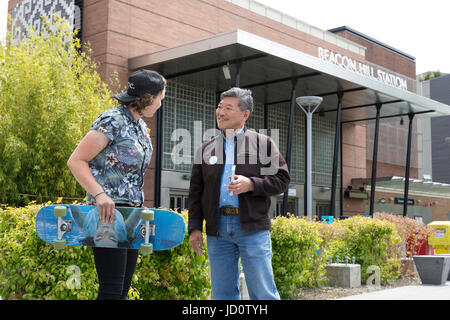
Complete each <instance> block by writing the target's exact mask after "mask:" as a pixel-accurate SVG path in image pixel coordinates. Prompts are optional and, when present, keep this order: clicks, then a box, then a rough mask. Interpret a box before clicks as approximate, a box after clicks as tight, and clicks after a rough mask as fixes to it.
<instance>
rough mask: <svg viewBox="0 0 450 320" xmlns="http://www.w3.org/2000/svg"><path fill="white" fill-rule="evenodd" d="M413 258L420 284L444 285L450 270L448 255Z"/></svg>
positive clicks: (449, 257) (449, 256)
mask: <svg viewBox="0 0 450 320" xmlns="http://www.w3.org/2000/svg"><path fill="white" fill-rule="evenodd" d="M413 258H414V263H415V264H416V268H417V271H418V272H419V277H420V280H421V281H422V284H433V285H445V282H446V281H447V278H448V276H449V271H450V255H447V256H445V255H436V256H414V257H413Z"/></svg>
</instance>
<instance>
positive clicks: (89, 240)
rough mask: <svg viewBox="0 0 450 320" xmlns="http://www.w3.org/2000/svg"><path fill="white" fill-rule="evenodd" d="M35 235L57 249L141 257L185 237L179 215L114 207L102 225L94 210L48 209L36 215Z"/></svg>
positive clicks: (168, 212) (157, 210) (60, 206)
mask: <svg viewBox="0 0 450 320" xmlns="http://www.w3.org/2000/svg"><path fill="white" fill-rule="evenodd" d="M36 233H37V234H38V236H39V237H40V238H41V239H42V240H44V241H45V242H48V243H50V244H52V245H54V247H55V248H56V249H58V250H59V249H64V248H65V247H66V246H90V247H107V248H134V249H140V250H141V253H142V254H151V253H152V252H153V250H155V251H157V250H168V249H172V248H175V247H176V246H178V245H180V244H181V243H182V242H183V240H184V236H185V233H186V224H185V222H184V219H183V217H182V216H181V215H179V214H177V213H175V212H173V211H169V210H162V209H148V208H133V207H116V208H115V211H114V222H111V223H103V222H102V221H101V220H100V218H99V213H98V209H97V207H96V206H87V205H67V204H62V205H50V206H45V207H43V208H41V209H40V210H39V211H38V213H37V215H36Z"/></svg>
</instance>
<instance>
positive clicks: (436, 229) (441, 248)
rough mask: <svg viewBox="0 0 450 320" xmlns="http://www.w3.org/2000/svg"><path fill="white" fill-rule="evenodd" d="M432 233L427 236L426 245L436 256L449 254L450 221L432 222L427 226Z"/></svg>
mask: <svg viewBox="0 0 450 320" xmlns="http://www.w3.org/2000/svg"><path fill="white" fill-rule="evenodd" d="M428 226H430V228H431V229H432V233H431V235H430V236H428V244H429V245H430V246H432V247H433V248H434V250H435V251H436V254H448V253H450V221H433V222H431V223H429V224H428Z"/></svg>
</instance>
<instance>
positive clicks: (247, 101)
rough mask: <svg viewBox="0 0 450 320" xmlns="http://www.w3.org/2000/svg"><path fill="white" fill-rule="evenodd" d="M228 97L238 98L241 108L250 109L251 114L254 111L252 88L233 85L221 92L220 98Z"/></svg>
mask: <svg viewBox="0 0 450 320" xmlns="http://www.w3.org/2000/svg"><path fill="white" fill-rule="evenodd" d="M226 97H232V98H238V99H239V103H238V105H239V107H240V108H241V111H244V110H250V114H251V113H252V112H253V97H252V91H251V90H248V89H241V88H238V87H233V88H231V89H228V90H227V91H225V92H222V93H221V94H220V100H222V99H223V98H226Z"/></svg>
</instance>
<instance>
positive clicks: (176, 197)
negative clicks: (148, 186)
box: [170, 194, 189, 212]
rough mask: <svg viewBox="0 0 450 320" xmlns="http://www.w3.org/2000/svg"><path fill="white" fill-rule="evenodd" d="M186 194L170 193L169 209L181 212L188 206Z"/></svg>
mask: <svg viewBox="0 0 450 320" xmlns="http://www.w3.org/2000/svg"><path fill="white" fill-rule="evenodd" d="M188 199H189V196H188V195H184V194H171V195H170V209H172V210H176V211H178V212H181V211H183V210H187V208H188Z"/></svg>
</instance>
